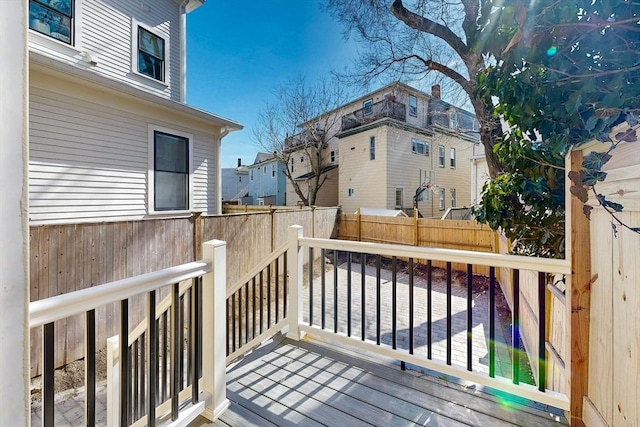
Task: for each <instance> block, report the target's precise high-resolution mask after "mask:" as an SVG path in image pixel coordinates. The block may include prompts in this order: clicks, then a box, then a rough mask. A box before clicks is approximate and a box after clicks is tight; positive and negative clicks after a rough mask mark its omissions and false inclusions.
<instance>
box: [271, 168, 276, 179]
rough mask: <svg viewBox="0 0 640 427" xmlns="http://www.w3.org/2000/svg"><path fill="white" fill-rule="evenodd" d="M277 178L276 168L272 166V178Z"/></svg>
mask: <svg viewBox="0 0 640 427" xmlns="http://www.w3.org/2000/svg"><path fill="white" fill-rule="evenodd" d="M275 177H276V167H275V166H274V165H271V178H275Z"/></svg>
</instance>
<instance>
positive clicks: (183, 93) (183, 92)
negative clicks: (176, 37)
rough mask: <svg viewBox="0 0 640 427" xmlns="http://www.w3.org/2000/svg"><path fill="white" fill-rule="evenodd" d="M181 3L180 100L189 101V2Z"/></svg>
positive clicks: (186, 0) (185, 0)
mask: <svg viewBox="0 0 640 427" xmlns="http://www.w3.org/2000/svg"><path fill="white" fill-rule="evenodd" d="M188 3H189V0H183V2H182V3H181V4H180V102H182V103H183V104H184V103H185V102H186V101H187V4H188Z"/></svg>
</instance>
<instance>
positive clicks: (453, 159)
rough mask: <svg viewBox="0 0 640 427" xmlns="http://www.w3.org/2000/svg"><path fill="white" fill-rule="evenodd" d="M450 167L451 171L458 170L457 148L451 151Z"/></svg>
mask: <svg viewBox="0 0 640 427" xmlns="http://www.w3.org/2000/svg"><path fill="white" fill-rule="evenodd" d="M449 166H451V169H455V168H456V149H455V148H451V149H449Z"/></svg>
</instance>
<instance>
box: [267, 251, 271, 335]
mask: <svg viewBox="0 0 640 427" xmlns="http://www.w3.org/2000/svg"><path fill="white" fill-rule="evenodd" d="M270 327H271V264H269V265H268V266H267V329H269V328H270Z"/></svg>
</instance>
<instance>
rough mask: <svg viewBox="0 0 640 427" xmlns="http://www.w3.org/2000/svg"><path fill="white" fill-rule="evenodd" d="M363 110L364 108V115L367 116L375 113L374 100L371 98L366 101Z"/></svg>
mask: <svg viewBox="0 0 640 427" xmlns="http://www.w3.org/2000/svg"><path fill="white" fill-rule="evenodd" d="M362 108H363V110H364V111H363V114H364V115H365V116H368V115H369V114H371V113H373V98H369V99H367V100H366V101H364V102H363V103H362Z"/></svg>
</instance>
